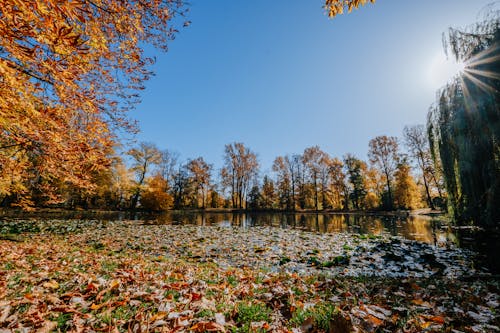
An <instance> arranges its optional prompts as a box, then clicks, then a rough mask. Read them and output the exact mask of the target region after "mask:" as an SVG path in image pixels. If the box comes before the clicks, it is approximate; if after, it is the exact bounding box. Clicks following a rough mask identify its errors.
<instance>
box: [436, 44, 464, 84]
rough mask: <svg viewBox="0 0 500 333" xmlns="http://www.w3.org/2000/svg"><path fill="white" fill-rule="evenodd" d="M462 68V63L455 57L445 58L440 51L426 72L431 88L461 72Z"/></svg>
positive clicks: (444, 82)
mask: <svg viewBox="0 0 500 333" xmlns="http://www.w3.org/2000/svg"><path fill="white" fill-rule="evenodd" d="M463 70H464V64H463V63H458V62H456V61H455V59H446V56H445V55H444V54H443V53H442V52H441V53H439V54H438V55H436V56H435V57H434V58H433V59H432V61H431V63H430V66H429V70H428V73H427V74H428V82H429V84H430V85H431V86H432V88H434V89H437V88H440V87H442V86H444V85H445V84H446V83H448V82H449V81H450V80H451V79H452V78H453V77H455V76H456V75H457V74H459V73H461V72H463Z"/></svg>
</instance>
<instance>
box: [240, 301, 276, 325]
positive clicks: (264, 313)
mask: <svg viewBox="0 0 500 333" xmlns="http://www.w3.org/2000/svg"><path fill="white" fill-rule="evenodd" d="M271 312H272V311H271V309H270V308H268V307H267V306H266V305H265V304H258V303H257V304H251V303H244V302H242V303H239V304H238V305H237V315H236V323H237V324H238V328H237V329H236V330H235V332H252V330H251V326H250V325H251V323H252V322H259V321H265V322H269V321H270V320H271V317H270V315H271Z"/></svg>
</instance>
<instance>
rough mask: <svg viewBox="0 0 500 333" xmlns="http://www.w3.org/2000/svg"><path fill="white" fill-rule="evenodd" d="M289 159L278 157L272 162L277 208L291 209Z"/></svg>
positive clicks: (291, 185)
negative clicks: (274, 174)
mask: <svg viewBox="0 0 500 333" xmlns="http://www.w3.org/2000/svg"><path fill="white" fill-rule="evenodd" d="M289 163H290V158H289V157H288V156H284V157H283V156H278V157H276V158H275V159H274V162H273V171H274V172H275V173H276V187H277V192H278V201H279V207H280V208H281V209H285V208H286V209H292V207H293V200H294V199H293V197H294V194H295V193H294V189H293V187H294V184H293V178H292V173H291V172H290V168H289Z"/></svg>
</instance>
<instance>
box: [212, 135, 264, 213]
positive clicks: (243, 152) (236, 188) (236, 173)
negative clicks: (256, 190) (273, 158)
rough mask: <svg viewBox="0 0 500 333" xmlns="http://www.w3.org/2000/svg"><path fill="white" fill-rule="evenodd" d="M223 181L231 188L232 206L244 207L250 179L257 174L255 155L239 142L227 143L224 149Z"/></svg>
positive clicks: (257, 167)
mask: <svg viewBox="0 0 500 333" xmlns="http://www.w3.org/2000/svg"><path fill="white" fill-rule="evenodd" d="M224 164H225V166H224V168H223V169H222V170H221V177H222V179H223V183H224V184H225V185H226V186H229V187H230V189H231V200H232V204H233V207H237V208H240V209H241V208H244V207H243V205H244V203H245V201H246V196H247V192H248V190H249V185H250V181H251V180H252V179H254V178H255V177H256V176H257V173H258V169H259V163H258V161H257V155H256V154H255V153H254V152H252V151H251V150H250V149H249V148H247V147H245V145H244V144H243V143H241V142H235V143H232V144H228V145H226V147H225V151H224Z"/></svg>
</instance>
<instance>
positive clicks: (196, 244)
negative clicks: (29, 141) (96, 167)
mask: <svg viewBox="0 0 500 333" xmlns="http://www.w3.org/2000/svg"><path fill="white" fill-rule="evenodd" d="M470 255H471V254H470V253H468V252H466V251H463V250H460V249H456V248H453V247H450V246H448V247H435V246H430V245H427V244H422V243H417V242H411V241H407V240H403V239H400V238H389V237H380V236H363V235H352V234H340V233H339V234H315V233H308V232H304V231H298V230H284V229H277V228H257V227H253V228H248V229H243V228H233V227H230V226H218V227H199V226H175V225H174V226H165V225H163V226H162V225H142V224H140V223H139V222H133V221H116V222H101V221H90V220H45V221H43V220H34V219H33V220H5V221H0V332H15V331H19V332H34V331H38V332H50V331H74V332H126V331H129V332H206V331H213V332H317V331H324V332H341V333H342V332H353V331H354V332H421V331H442V332H495V331H500V329H499V326H500V319H499V313H498V312H499V294H500V290H499V281H498V279H497V278H496V277H494V276H490V275H489V274H487V273H485V272H483V271H480V270H475V269H474V267H473V265H472V263H471V260H470Z"/></svg>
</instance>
